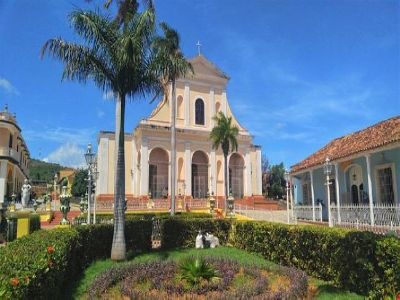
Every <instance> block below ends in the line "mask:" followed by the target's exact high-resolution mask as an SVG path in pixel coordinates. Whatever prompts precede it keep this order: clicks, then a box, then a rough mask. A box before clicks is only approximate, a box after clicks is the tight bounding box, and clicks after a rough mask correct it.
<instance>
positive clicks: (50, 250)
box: [47, 246, 55, 254]
mask: <svg viewBox="0 0 400 300" xmlns="http://www.w3.org/2000/svg"><path fill="white" fill-rule="evenodd" d="M54 251H55V250H54V247H53V246H48V247H47V253H50V254H51V253H53V252H54Z"/></svg>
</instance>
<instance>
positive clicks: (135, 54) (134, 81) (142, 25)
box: [42, 1, 161, 260]
mask: <svg viewBox="0 0 400 300" xmlns="http://www.w3.org/2000/svg"><path fill="white" fill-rule="evenodd" d="M149 3H150V5H148V6H147V7H146V9H145V10H144V11H143V12H137V11H131V12H130V16H129V18H126V19H125V20H124V23H123V24H119V23H117V22H114V21H113V20H111V18H110V17H109V16H103V15H101V14H100V13H95V12H92V11H82V10H75V11H73V12H72V13H71V14H70V22H71V25H72V27H73V29H74V30H75V32H76V33H77V34H78V35H80V37H81V38H82V40H83V41H84V43H83V44H78V43H73V42H67V41H65V40H63V39H62V38H53V39H50V40H48V41H47V42H46V43H45V44H44V46H43V48H42V57H43V56H44V55H45V54H46V53H48V54H50V55H52V56H53V57H55V58H57V59H59V60H61V61H62V62H63V63H64V72H63V75H62V79H69V80H76V81H78V82H81V83H86V82H87V81H88V80H93V82H94V83H95V85H96V86H98V87H99V88H100V89H101V90H103V92H112V93H113V94H114V97H115V102H116V109H115V116H116V118H115V119H116V121H115V123H116V124H115V151H116V153H117V155H116V164H115V181H114V236H113V243H112V249H111V259H113V260H125V259H126V243H125V211H124V206H125V152H124V132H125V104H126V100H127V98H131V99H135V98H136V97H138V96H145V95H147V94H148V93H159V92H160V90H161V88H160V82H159V78H158V75H159V73H158V72H157V71H158V68H157V66H156V65H154V55H153V51H152V49H151V45H152V40H153V37H154V32H155V12H154V7H153V5H152V4H151V1H149Z"/></svg>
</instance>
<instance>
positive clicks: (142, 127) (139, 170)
mask: <svg viewBox="0 0 400 300" xmlns="http://www.w3.org/2000/svg"><path fill="white" fill-rule="evenodd" d="M189 61H190V63H191V64H192V66H193V69H194V75H192V76H190V77H186V78H181V79H178V80H177V82H176V150H177V153H176V166H175V168H176V174H177V175H176V179H177V182H176V185H175V186H176V195H177V196H178V197H184V198H185V199H191V200H192V201H193V202H195V201H196V200H202V199H203V200H204V199H205V198H206V197H207V195H208V194H212V193H213V194H214V195H216V196H217V199H218V200H219V202H220V203H223V201H222V200H223V199H224V195H225V191H224V187H225V185H224V182H225V180H226V179H225V178H224V157H223V153H222V150H221V149H218V150H217V151H216V150H214V149H212V143H211V141H210V139H209V135H210V132H211V130H212V128H213V127H214V120H213V117H214V116H215V115H216V114H217V113H218V112H220V111H222V112H223V113H224V114H225V115H227V116H229V117H232V123H233V124H234V125H235V126H237V127H238V128H239V136H238V138H237V139H238V150H237V152H234V153H230V154H229V156H228V166H229V171H228V174H229V175H228V178H229V181H228V184H229V190H230V192H231V193H232V195H233V197H234V198H235V199H246V198H250V197H256V196H261V195H262V190H261V181H262V174H261V148H260V147H259V146H256V145H254V144H253V143H252V140H253V138H252V136H251V134H250V133H249V132H248V130H246V129H245V128H244V127H243V126H241V125H240V123H239V122H238V121H237V119H236V118H235V116H234V115H233V112H232V110H231V108H230V106H229V103H228V99H227V94H226V86H227V83H228V80H229V77H228V76H227V75H226V74H225V73H223V72H222V71H220V70H219V69H218V68H217V67H216V66H215V65H214V64H212V63H211V62H210V61H209V60H207V59H206V58H205V57H204V56H203V55H198V56H196V57H194V58H193V59H191V60H189ZM169 90H170V91H169V93H170V95H169V97H164V98H163V99H162V100H161V101H160V103H159V104H158V105H157V107H156V108H155V109H154V110H153V112H152V113H151V114H150V116H149V117H147V118H145V119H143V120H141V121H140V122H139V124H138V125H137V127H136V128H135V129H134V131H133V133H131V134H125V172H126V174H125V188H126V191H125V192H126V198H127V200H128V202H130V201H132V200H133V201H134V200H141V201H143V199H148V197H149V195H151V197H152V198H153V199H165V202H168V197H169V195H170V191H171V164H170V160H171V111H172V109H171V105H170V101H169V99H171V89H169ZM114 149H115V139H114V132H105V131H101V132H100V134H99V137H98V155H97V166H98V171H99V177H98V181H97V189H96V194H97V200H98V201H99V202H101V201H107V200H113V199H114V164H115V163H114V160H115V153H114ZM161 201H162V200H161Z"/></svg>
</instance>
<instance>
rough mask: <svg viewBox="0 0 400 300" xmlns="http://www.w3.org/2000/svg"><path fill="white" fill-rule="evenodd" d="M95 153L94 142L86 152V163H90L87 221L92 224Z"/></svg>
mask: <svg viewBox="0 0 400 300" xmlns="http://www.w3.org/2000/svg"><path fill="white" fill-rule="evenodd" d="M94 158H95V154H94V153H93V152H92V144H89V145H88V146H87V150H86V153H85V160H86V164H87V165H88V212H87V223H88V224H90V214H91V203H90V202H91V198H92V165H93V163H94Z"/></svg>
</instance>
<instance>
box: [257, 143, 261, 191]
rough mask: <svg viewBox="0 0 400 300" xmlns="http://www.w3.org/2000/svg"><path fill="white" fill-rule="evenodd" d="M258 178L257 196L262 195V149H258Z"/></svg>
mask: <svg viewBox="0 0 400 300" xmlns="http://www.w3.org/2000/svg"><path fill="white" fill-rule="evenodd" d="M256 172H257V173H256V174H257V176H256V178H257V184H256V186H257V191H256V194H257V195H262V175H261V148H260V147H258V148H257V166H256Z"/></svg>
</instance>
